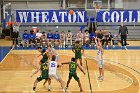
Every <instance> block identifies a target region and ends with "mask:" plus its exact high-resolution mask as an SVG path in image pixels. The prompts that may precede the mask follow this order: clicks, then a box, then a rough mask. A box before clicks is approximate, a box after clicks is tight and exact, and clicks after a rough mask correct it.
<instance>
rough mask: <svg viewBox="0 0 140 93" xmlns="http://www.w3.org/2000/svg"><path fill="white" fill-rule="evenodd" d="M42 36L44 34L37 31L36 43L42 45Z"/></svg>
mask: <svg viewBox="0 0 140 93" xmlns="http://www.w3.org/2000/svg"><path fill="white" fill-rule="evenodd" d="M41 36H42V33H41V32H40V31H39V30H37V33H36V38H35V43H36V44H37V43H41Z"/></svg>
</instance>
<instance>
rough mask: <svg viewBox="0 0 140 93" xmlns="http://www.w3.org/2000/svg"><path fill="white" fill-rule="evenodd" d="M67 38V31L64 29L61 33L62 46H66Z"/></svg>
mask: <svg viewBox="0 0 140 93" xmlns="http://www.w3.org/2000/svg"><path fill="white" fill-rule="evenodd" d="M65 40H66V35H65V32H64V31H62V32H61V34H60V41H61V44H60V45H61V47H63V48H65Z"/></svg>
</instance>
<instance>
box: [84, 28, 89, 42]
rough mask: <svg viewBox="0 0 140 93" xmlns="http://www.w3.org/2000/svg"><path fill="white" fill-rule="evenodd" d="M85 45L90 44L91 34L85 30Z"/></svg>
mask: <svg viewBox="0 0 140 93" xmlns="http://www.w3.org/2000/svg"><path fill="white" fill-rule="evenodd" d="M84 43H85V44H89V33H88V30H85V33H84Z"/></svg>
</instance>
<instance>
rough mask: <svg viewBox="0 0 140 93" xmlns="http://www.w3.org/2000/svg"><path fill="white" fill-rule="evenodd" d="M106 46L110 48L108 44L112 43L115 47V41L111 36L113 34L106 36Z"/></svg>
mask: <svg viewBox="0 0 140 93" xmlns="http://www.w3.org/2000/svg"><path fill="white" fill-rule="evenodd" d="M106 38H107V40H106V44H107V47H108V43H109V42H110V43H111V45H113V46H114V40H113V35H112V34H111V32H109V33H108V35H106Z"/></svg>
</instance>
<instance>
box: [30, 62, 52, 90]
mask: <svg viewBox="0 0 140 93" xmlns="http://www.w3.org/2000/svg"><path fill="white" fill-rule="evenodd" d="M39 64H40V68H39V69H38V70H36V71H35V72H34V73H33V75H31V77H33V76H34V75H35V74H37V73H38V72H39V71H41V75H40V76H39V77H37V79H36V80H35V82H34V85H33V92H35V90H36V86H37V83H38V82H40V81H42V80H44V79H45V80H46V81H48V80H50V79H49V75H48V65H47V63H46V62H45V61H40V62H39ZM48 91H50V88H48Z"/></svg>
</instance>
